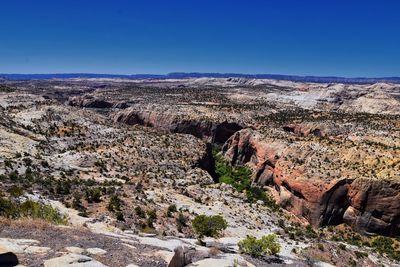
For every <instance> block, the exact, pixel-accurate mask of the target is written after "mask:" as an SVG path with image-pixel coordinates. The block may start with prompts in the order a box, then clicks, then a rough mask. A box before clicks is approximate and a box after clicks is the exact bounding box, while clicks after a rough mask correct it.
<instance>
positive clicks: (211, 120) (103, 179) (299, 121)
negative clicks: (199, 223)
mask: <svg viewBox="0 0 400 267" xmlns="http://www.w3.org/2000/svg"><path fill="white" fill-rule="evenodd" d="M0 114H1V116H0V254H1V253H7V252H9V254H7V255H8V256H9V257H11V258H12V257H13V256H14V255H15V256H16V258H17V259H18V262H19V265H20V266H131V267H132V266H170V267H175V266H179V267H180V266H207V267H211V266H399V261H400V238H399V235H400V225H399V223H400V85H398V84H388V83H378V84H317V83H300V82H288V81H277V80H263V79H239V78H229V79H226V78H213V79H212V78H199V79H177V80H173V79H166V80H156V79H155V80H151V79H149V80H127V79H52V80H26V81H9V80H0ZM239 174H240V175H241V176H240V179H236V180H235V177H236V176H235V175H239ZM230 175H231V176H230ZM38 214H39V215H40V216H38ZM203 214H204V215H208V216H211V215H220V216H222V217H223V218H224V219H225V221H226V222H227V228H226V229H225V230H224V231H223V233H222V235H220V236H219V237H205V238H203V239H202V242H199V241H198V238H197V237H198V236H196V233H195V231H194V230H193V227H192V223H191V222H192V220H193V219H194V218H195V217H196V216H198V215H203ZM272 233H273V234H275V235H276V236H277V238H278V242H279V244H280V246H281V249H280V252H279V253H277V254H276V255H270V256H262V257H252V256H250V255H247V254H245V253H243V251H241V250H240V249H239V247H238V242H239V241H241V240H243V239H244V238H246V236H248V235H252V236H255V237H257V238H261V237H263V236H265V235H269V234H272ZM178 247H181V248H182V250H183V252H182V251H181V252H178V251H179V250H176V248H178ZM176 251H177V252H176ZM4 255H6V254H4ZM10 255H12V256H10ZM0 256H1V255H0ZM173 257H175V258H179V257H180V261H179V264H178V263H177V262H176V261H173V260H172V258H173ZM11 258H10V261H12V259H11ZM1 260H3V261H5V258H1V257H0V263H1ZM0 265H1V264H0ZM5 266H7V265H5ZM10 266H13V265H12V264H11V265H10Z"/></svg>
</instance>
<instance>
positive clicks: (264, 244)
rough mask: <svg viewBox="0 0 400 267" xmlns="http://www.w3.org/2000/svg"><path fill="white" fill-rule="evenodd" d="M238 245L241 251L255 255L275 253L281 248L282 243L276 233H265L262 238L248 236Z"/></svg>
mask: <svg viewBox="0 0 400 267" xmlns="http://www.w3.org/2000/svg"><path fill="white" fill-rule="evenodd" d="M238 246H239V250H240V252H242V253H245V254H248V255H251V256H253V257H261V256H268V255H275V254H277V253H279V251H280V250H281V245H280V244H279V243H278V240H277V237H276V235H275V234H269V235H265V236H263V237H262V238H261V239H257V238H255V237H254V236H247V237H246V238H245V239H243V240H241V241H240V242H239V243H238Z"/></svg>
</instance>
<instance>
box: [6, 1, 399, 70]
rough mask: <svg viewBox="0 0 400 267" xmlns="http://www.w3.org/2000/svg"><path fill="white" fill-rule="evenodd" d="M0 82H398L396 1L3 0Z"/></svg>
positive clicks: (397, 19)
mask: <svg viewBox="0 0 400 267" xmlns="http://www.w3.org/2000/svg"><path fill="white" fill-rule="evenodd" d="M0 10H1V15H0V73H68V72H91V73H116V74H117V73H118V74H132V73H157V74H162V73H168V72H175V71H184V72H192V71H196V72H238V73H274V74H297V75H336V76H347V77H354V76H366V77H367V76H368V77H378V76H379V77H382V76H400V15H399V14H400V1H391V0H387V1H378V0H376V1H368V0H364V1H358V0H354V1H352V0H347V1H344V0H331V1H328V0H326V1H322V0H318V1H316V0H308V1H307V0H293V1H289V0H286V1H285V0H279V1H278V0H275V1H272V0H264V1H262V0H247V1H244V0H243V1H235V0H229V1H228V0H198V1H194V0H193V1H191V0H181V1H178V0H170V1H166V0H165V1H151V0H147V1H128V0H126V1H125V0H113V1H111V0H109V1H100V0H51V1H50V0H36V1H32V0H26V1H22V0H13V1H12V0H8V1H7V0H5V1H2V3H1V4H0Z"/></svg>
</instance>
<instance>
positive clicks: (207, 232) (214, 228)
mask: <svg viewBox="0 0 400 267" xmlns="http://www.w3.org/2000/svg"><path fill="white" fill-rule="evenodd" d="M192 226H193V230H194V231H195V233H196V234H197V236H198V237H199V239H202V238H203V237H205V236H209V237H218V236H220V234H221V232H222V231H223V230H225V229H226V227H227V226H228V224H227V222H226V221H225V219H224V218H223V217H222V216H220V215H214V216H207V215H204V214H203V215H198V216H196V217H195V218H194V219H193V221H192Z"/></svg>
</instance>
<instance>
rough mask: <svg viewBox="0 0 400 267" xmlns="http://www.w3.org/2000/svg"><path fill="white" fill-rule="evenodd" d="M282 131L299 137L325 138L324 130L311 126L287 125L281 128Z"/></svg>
mask: <svg viewBox="0 0 400 267" xmlns="http://www.w3.org/2000/svg"><path fill="white" fill-rule="evenodd" d="M283 130H284V131H286V132H290V133H294V134H296V135H299V136H309V135H310V134H312V135H315V136H318V137H323V136H326V132H325V130H324V129H322V128H321V127H318V126H315V125H312V124H307V125H304V124H288V125H285V126H283Z"/></svg>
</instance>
